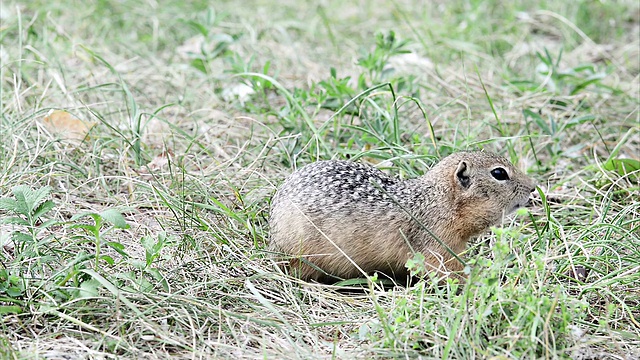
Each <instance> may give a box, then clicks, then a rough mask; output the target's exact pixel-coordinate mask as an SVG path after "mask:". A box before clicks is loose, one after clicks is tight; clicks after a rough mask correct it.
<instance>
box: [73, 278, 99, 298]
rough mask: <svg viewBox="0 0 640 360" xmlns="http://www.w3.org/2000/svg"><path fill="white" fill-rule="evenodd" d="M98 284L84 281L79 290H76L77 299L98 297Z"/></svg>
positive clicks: (92, 280) (95, 281)
mask: <svg viewBox="0 0 640 360" xmlns="http://www.w3.org/2000/svg"><path fill="white" fill-rule="evenodd" d="M100 287H101V286H100V283H99V282H98V281H97V280H95V279H91V280H86V281H83V282H82V284H80V288H79V289H78V297H79V298H89V297H98V295H99V291H98V290H99V289H100Z"/></svg>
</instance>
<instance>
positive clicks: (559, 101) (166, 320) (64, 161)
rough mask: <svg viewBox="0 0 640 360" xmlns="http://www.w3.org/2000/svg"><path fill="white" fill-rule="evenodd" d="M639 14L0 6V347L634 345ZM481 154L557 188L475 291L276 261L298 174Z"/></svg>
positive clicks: (507, 355)
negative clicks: (82, 129) (276, 229)
mask: <svg viewBox="0 0 640 360" xmlns="http://www.w3.org/2000/svg"><path fill="white" fill-rule="evenodd" d="M639 11H640V10H639V8H638V4H637V3H636V2H634V1H625V0H620V1H607V2H604V1H587V0H580V1H574V2H547V1H543V0H538V1H514V2H509V3H508V4H505V3H503V2H499V1H449V2H444V1H433V2H427V4H422V3H420V4H414V3H412V2H409V1H403V0H398V1H393V2H386V1H384V2H383V1H374V2H361V3H358V4H357V6H356V5H354V4H348V3H344V2H339V1H332V0H330V1H325V2H322V3H314V4H305V3H301V2H294V1H284V2H282V1H280V2H278V3H277V4H276V3H275V2H270V1H248V2H243V6H238V5H237V3H235V2H219V3H217V4H216V5H215V7H213V8H211V7H208V5H207V3H206V2H197V1H194V2H184V3H181V2H142V3H141V2H134V1H119V2H93V3H89V4H87V3H86V2H78V1H68V2H60V3H55V2H53V3H52V2H42V1H22V2H14V1H4V2H2V4H0V59H1V66H0V81H1V86H0V90H1V95H0V108H1V112H2V115H1V119H0V131H1V134H2V139H3V140H2V142H1V143H0V149H1V150H0V244H2V247H1V248H0V312H1V313H2V321H1V322H0V324H1V325H0V327H1V329H2V331H0V357H1V358H6V359H38V358H56V357H63V356H68V357H70V358H76V357H88V358H167V357H177V358H303V359H307V358H340V359H342V358H406V357H410V358H425V359H428V358H448V359H466V358H496V359H498V358H499V359H512V358H513V359H519V358H575V359H596V358H605V359H622V358H624V359H632V358H638V357H640V300H639V299H640V290H639V289H640V275H638V274H640V210H639V209H640V206H639V203H640V200H639V199H640V184H639V177H640V124H639V113H638V109H639V100H638V99H639V96H640V94H639V92H640V91H639V82H638V79H639V77H638V75H639V72H640V61H639V58H638V57H639V53H638V48H639V43H638V35H639V26H640V16H639ZM52 110H64V111H65V112H66V113H69V114H71V118H72V119H79V120H81V121H84V122H85V123H86V124H89V123H95V126H93V127H92V128H91V130H90V132H89V135H88V137H87V138H86V139H84V141H82V142H79V141H77V138H74V137H73V136H70V135H69V134H70V133H71V132H73V130H74V129H78V126H79V125H78V123H77V122H74V121H70V123H69V124H68V125H66V126H68V127H64V126H63V125H62V124H57V125H55V126H53V127H52V126H48V125H47V121H51V122H53V121H54V120H51V119H54V118H55V117H56V116H57V115H56V113H51V111H52ZM57 114H60V113H57ZM47 116H48V117H49V119H50V120H45V118H47ZM61 129H62V130H61ZM74 140H75V141H74ZM478 148H484V149H487V150H491V151H496V152H499V153H502V154H503V155H505V156H507V157H508V158H510V159H511V160H512V161H513V162H514V163H516V164H517V165H518V166H520V167H521V168H523V169H526V170H527V172H528V174H529V175H530V176H532V177H534V178H535V179H537V181H538V182H539V184H540V187H541V190H540V191H539V194H538V196H537V203H536V205H535V206H534V207H533V208H532V209H530V210H528V211H524V212H521V213H519V214H517V215H515V216H512V217H509V218H507V219H505V221H504V223H503V224H502V226H499V227H497V228H494V229H492V231H491V232H488V233H487V234H486V235H485V236H482V237H481V238H480V239H478V240H477V241H475V242H474V243H473V244H471V245H470V247H469V250H468V251H467V253H466V254H465V255H464V257H465V259H466V261H467V263H468V264H469V265H471V266H470V269H471V270H470V274H469V280H468V281H467V282H466V283H457V282H454V281H449V282H447V283H446V284H442V285H437V283H436V281H434V279H432V278H431V277H430V276H429V275H428V274H427V275H425V279H424V281H422V282H419V283H418V284H416V285H415V286H414V287H411V288H403V287H395V288H392V289H380V288H378V287H377V286H375V285H369V286H368V288H367V289H365V290H364V291H344V289H336V288H334V287H329V286H323V285H318V284H309V283H303V282H300V281H298V280H296V279H293V278H290V277H288V276H286V275H285V274H283V273H282V272H281V271H279V270H278V269H277V267H275V266H274V263H273V261H272V260H271V259H270V258H269V256H268V254H267V253H266V252H265V251H264V250H263V249H264V246H265V244H266V241H267V239H268V233H269V228H268V223H267V218H268V209H269V199H270V196H271V195H272V194H273V192H274V191H275V188H276V187H277V185H278V184H279V183H280V182H281V181H282V180H283V179H284V177H285V176H286V175H287V174H289V173H291V171H293V169H294V168H296V167H299V166H302V165H304V164H306V163H309V162H312V161H316V160H319V159H330V158H341V159H352V160H358V161H366V162H371V163H376V164H377V165H378V166H379V167H381V168H383V169H385V170H387V171H389V172H391V173H394V174H397V175H398V176H401V177H414V176H419V175H420V174H422V173H424V172H425V171H427V170H428V168H429V167H430V166H431V165H432V164H433V163H434V162H435V161H436V160H437V159H438V158H440V157H443V156H445V155H447V154H449V153H451V152H454V151H457V150H464V149H478ZM416 260H417V261H416V262H415V263H413V265H414V266H418V267H419V261H418V260H419V258H418V259H416Z"/></svg>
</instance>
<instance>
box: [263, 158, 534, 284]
mask: <svg viewBox="0 0 640 360" xmlns="http://www.w3.org/2000/svg"><path fill="white" fill-rule="evenodd" d="M534 189H535V185H534V182H533V181H532V180H531V179H530V178H529V177H527V176H526V175H525V174H523V173H522V172H521V171H520V170H518V169H516V168H515V167H514V166H513V165H512V164H511V163H510V162H509V161H508V160H507V159H505V158H503V157H501V156H498V155H496V154H493V153H488V152H481V151H474V152H459V153H454V154H452V155H450V156H448V157H446V158H444V159H443V160H442V161H440V162H439V163H438V164H436V165H435V166H434V167H433V168H432V169H431V170H429V171H428V172H427V173H426V174H425V175H423V176H421V177H419V178H415V179H409V180H400V179H396V178H393V177H390V176H388V175H386V174H385V173H383V172H382V171H380V170H378V169H376V168H374V167H372V166H370V165H365V164H361V163H356V162H350V161H335V160H330V161H319V162H315V163H311V164H309V165H307V166H305V167H303V168H301V169H299V170H298V171H295V172H294V173H293V174H291V175H290V176H289V177H288V178H287V179H286V180H285V182H284V183H283V184H282V186H281V187H280V188H279V189H278V191H277V192H276V194H275V196H274V197H273V200H272V204H271V216H270V226H271V238H270V248H271V250H273V251H274V252H276V253H278V254H281V255H284V257H286V260H287V261H285V262H284V263H286V265H284V266H288V267H289V269H290V271H291V272H292V273H294V274H295V275H297V276H299V277H300V278H302V279H305V280H309V279H313V280H316V281H321V282H331V281H333V282H335V281H336V280H337V279H340V278H344V279H346V278H353V277H358V276H362V272H364V273H372V272H375V271H378V272H381V273H384V274H387V275H389V276H392V277H394V278H396V279H400V278H402V277H406V275H407V269H406V266H405V265H406V262H407V260H408V259H409V258H411V257H412V256H413V252H421V253H422V254H423V255H424V256H425V258H426V263H427V265H428V266H429V267H433V270H434V271H441V272H443V273H447V272H452V271H460V270H462V265H461V263H460V262H459V261H457V260H456V259H455V258H453V256H452V255H451V254H450V253H449V252H448V251H447V250H446V249H445V248H444V247H443V246H442V245H440V243H439V242H438V241H437V240H435V239H434V238H433V236H432V235H430V234H429V233H428V232H427V231H425V230H424V229H423V227H421V226H420V224H419V223H418V222H420V223H422V224H423V225H424V226H425V227H426V228H428V229H429V230H430V231H431V233H432V234H433V235H435V236H437V237H438V238H439V239H440V240H441V241H442V242H443V243H444V244H446V245H447V246H448V247H449V248H450V249H451V250H452V251H453V252H455V253H456V254H460V253H461V252H463V251H464V249H465V247H466V244H467V242H468V241H469V239H470V238H472V237H474V236H477V235H479V234H481V233H482V232H484V231H486V230H487V229H488V228H489V226H491V225H494V224H497V223H498V222H500V220H501V219H502V217H503V216H504V215H505V214H507V213H510V212H512V211H514V210H515V209H517V208H518V207H522V206H524V205H526V204H527V202H528V200H529V194H530V193H531V192H532V191H534ZM403 208H404V209H406V210H407V211H408V212H409V213H411V215H412V216H413V218H412V216H410V215H409V214H407V211H405V210H403ZM416 220H418V221H416ZM356 264H357V267H356V266H355V265H356Z"/></svg>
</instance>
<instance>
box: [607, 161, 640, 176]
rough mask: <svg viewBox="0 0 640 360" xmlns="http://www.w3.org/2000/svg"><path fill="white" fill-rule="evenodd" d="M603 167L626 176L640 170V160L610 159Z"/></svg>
mask: <svg viewBox="0 0 640 360" xmlns="http://www.w3.org/2000/svg"><path fill="white" fill-rule="evenodd" d="M602 167H603V168H604V169H605V170H608V171H613V172H616V173H618V175H620V176H626V175H629V174H630V173H632V172H637V171H638V170H640V161H638V160H635V159H609V160H608V161H607V162H606V163H604V165H603V166H602Z"/></svg>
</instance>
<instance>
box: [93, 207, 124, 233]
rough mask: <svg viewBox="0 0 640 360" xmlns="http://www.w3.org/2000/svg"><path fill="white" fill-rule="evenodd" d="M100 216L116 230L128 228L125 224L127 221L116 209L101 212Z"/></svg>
mask: <svg viewBox="0 0 640 360" xmlns="http://www.w3.org/2000/svg"><path fill="white" fill-rule="evenodd" d="M100 216H101V217H102V218H103V219H104V220H106V221H108V222H110V223H112V224H113V225H114V226H115V227H116V228H118V229H128V228H129V224H127V221H126V220H125V219H124V216H122V214H121V213H120V211H118V210H116V209H107V210H105V211H103V212H101V213H100Z"/></svg>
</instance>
